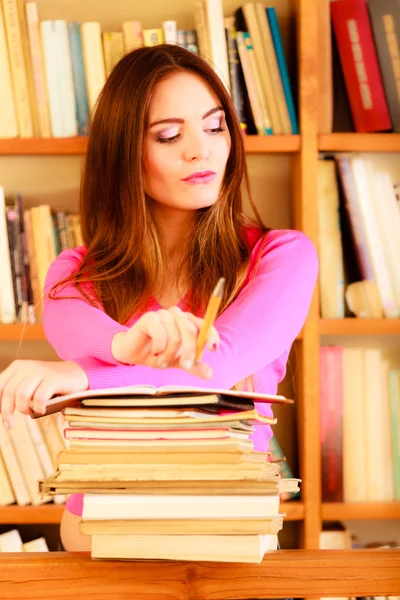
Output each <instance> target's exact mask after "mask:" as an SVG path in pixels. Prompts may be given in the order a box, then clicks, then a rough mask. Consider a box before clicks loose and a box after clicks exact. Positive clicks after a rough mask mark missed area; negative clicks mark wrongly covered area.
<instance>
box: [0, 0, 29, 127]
mask: <svg viewBox="0 0 400 600" xmlns="http://www.w3.org/2000/svg"><path fill="white" fill-rule="evenodd" d="M3 11H4V13H3V14H4V23H5V27H6V33H7V42H8V50H9V56H10V65H11V75H12V81H13V87H14V98H15V105H16V111H17V120H18V128H19V134H20V137H22V138H30V137H33V122H32V113H31V107H30V102H29V93H28V81H27V75H26V68H25V63H24V53H23V49H22V37H21V28H20V23H19V19H18V8H17V1H16V0H3Z"/></svg>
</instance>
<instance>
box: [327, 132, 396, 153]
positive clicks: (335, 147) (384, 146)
mask: <svg viewBox="0 0 400 600" xmlns="http://www.w3.org/2000/svg"><path fill="white" fill-rule="evenodd" d="M318 150H320V151H321V152H322V151H325V152H329V151H332V152H400V134H399V133H330V134H320V135H319V136H318Z"/></svg>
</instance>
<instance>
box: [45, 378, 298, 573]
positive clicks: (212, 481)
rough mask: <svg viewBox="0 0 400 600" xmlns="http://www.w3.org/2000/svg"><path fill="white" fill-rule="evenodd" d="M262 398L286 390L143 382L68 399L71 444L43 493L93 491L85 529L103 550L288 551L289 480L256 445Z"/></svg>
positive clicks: (222, 556)
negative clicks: (284, 507)
mask: <svg viewBox="0 0 400 600" xmlns="http://www.w3.org/2000/svg"><path fill="white" fill-rule="evenodd" d="M254 400H257V402H271V403H272V402H274V403H281V404H285V403H287V402H290V401H289V400H287V399H286V398H284V397H283V396H270V395H265V394H252V393H249V392H240V391H226V390H211V389H208V390H207V389H201V388H184V387H168V388H166V387H165V388H160V389H156V388H154V387H152V386H131V387H128V388H113V389H109V390H97V391H96V390H91V391H87V392H81V393H79V394H74V395H69V396H64V397H58V398H55V399H54V400H53V401H51V402H50V404H49V406H48V410H50V411H53V410H60V409H61V410H62V412H63V414H64V418H65V421H66V423H65V428H64V435H65V437H66V439H67V440H68V442H69V449H68V450H64V451H62V452H60V453H59V455H58V457H57V460H56V465H57V468H56V472H55V473H54V475H53V476H52V477H50V478H47V479H46V480H42V481H41V483H40V491H41V493H43V494H49V495H51V494H56V493H58V494H60V493H62V494H70V493H84V494H85V495H84V501H83V513H82V520H81V522H80V530H81V532H82V533H85V534H90V535H91V536H92V551H91V553H92V557H93V558H115V559H173V560H210V561H223V562H227V561H234V562H255V563H258V562H261V560H262V558H263V556H264V554H265V552H266V551H268V550H275V549H276V548H277V534H278V532H279V531H280V529H281V528H282V524H283V517H284V515H283V514H281V513H280V512H279V496H280V494H281V493H285V492H286V493H287V492H289V493H293V492H296V491H298V483H299V480H298V479H293V478H291V479H283V478H281V477H280V472H279V464H278V463H274V462H271V461H270V460H268V459H269V453H268V452H257V451H255V450H254V446H253V442H252V440H251V439H250V437H251V434H252V433H253V431H254V427H255V425H256V424H257V423H261V424H269V425H272V424H274V423H276V419H275V418H273V417H269V416H263V415H261V414H259V412H258V411H257V410H256V408H255V406H254Z"/></svg>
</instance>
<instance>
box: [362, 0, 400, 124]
mask: <svg viewBox="0 0 400 600" xmlns="http://www.w3.org/2000/svg"><path fill="white" fill-rule="evenodd" d="M367 6H368V11H369V15H370V18H371V25H372V30H373V34H374V40H375V46H376V51H377V54H378V60H379V66H380V70H381V74H382V80H383V85H384V88H385V92H386V99H387V103H388V107H389V112H390V118H391V120H392V124H393V129H394V131H397V132H399V131H400V70H399V64H400V4H399V3H398V0H369V1H368V5H367Z"/></svg>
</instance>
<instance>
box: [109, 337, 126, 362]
mask: <svg viewBox="0 0 400 600" xmlns="http://www.w3.org/2000/svg"><path fill="white" fill-rule="evenodd" d="M125 346H126V332H125V331H120V332H118V333H116V334H115V335H114V337H113V339H112V341H111V354H112V355H113V358H114V360H117V361H118V362H120V363H123V364H127V363H128V361H127V360H126V358H127V357H126V355H125Z"/></svg>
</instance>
